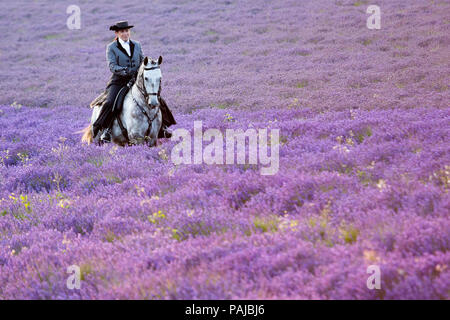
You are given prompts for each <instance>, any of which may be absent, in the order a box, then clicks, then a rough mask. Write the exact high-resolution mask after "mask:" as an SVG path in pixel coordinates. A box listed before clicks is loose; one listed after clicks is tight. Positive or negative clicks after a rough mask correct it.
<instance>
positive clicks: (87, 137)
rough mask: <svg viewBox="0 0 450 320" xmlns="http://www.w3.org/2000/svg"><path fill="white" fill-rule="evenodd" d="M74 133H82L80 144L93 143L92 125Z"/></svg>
mask: <svg viewBox="0 0 450 320" xmlns="http://www.w3.org/2000/svg"><path fill="white" fill-rule="evenodd" d="M75 133H82V134H83V136H82V137H81V142H87V144H91V143H92V141H94V139H93V137H92V124H90V125H88V126H87V127H86V128H84V129H82V130H80V131H77V132H75Z"/></svg>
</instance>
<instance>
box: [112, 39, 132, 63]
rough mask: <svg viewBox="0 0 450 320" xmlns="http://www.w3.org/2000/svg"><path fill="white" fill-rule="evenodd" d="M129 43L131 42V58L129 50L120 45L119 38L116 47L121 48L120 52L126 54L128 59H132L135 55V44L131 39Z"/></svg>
mask: <svg viewBox="0 0 450 320" xmlns="http://www.w3.org/2000/svg"><path fill="white" fill-rule="evenodd" d="M129 41H130V53H131V56H129V55H128V53H127V50H125V48H124V47H122V45H121V44H120V41H119V38H117V40H116V45H117V48H119V50H120V51H122V52H123V53H125V55H126V56H127V57H130V58H132V57H133V53H134V43H133V41H132V40H131V39H130V40H129Z"/></svg>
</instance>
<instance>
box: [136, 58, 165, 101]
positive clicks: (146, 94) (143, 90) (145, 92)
mask: <svg viewBox="0 0 450 320" xmlns="http://www.w3.org/2000/svg"><path fill="white" fill-rule="evenodd" d="M155 69H159V66H156V67H151V68H145V67H144V70H155ZM141 78H142V83H143V84H144V83H145V81H144V72H142V74H141ZM138 89H139V92H140V93H141V94H142V95H143V96H144V99H145V101H148V97H149V96H157V97H158V99H159V97H160V95H161V84H160V85H159V89H158V92H156V93H155V92H151V93H147V91H146V90H145V86H144V89H141V88H139V86H138Z"/></svg>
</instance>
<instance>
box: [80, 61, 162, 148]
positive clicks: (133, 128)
mask: <svg viewBox="0 0 450 320" xmlns="http://www.w3.org/2000/svg"><path fill="white" fill-rule="evenodd" d="M161 63H162V57H161V56H159V58H158V60H157V61H155V60H153V59H149V58H148V57H145V58H144V60H143V61H142V63H141V65H140V67H139V70H138V74H137V77H136V81H135V83H134V84H133V86H132V87H131V90H129V91H128V93H127V94H126V96H125V99H124V101H123V107H122V110H121V112H120V114H119V115H118V116H119V117H120V119H121V120H122V123H123V126H124V127H125V130H127V132H128V138H129V141H127V139H126V137H125V136H124V135H123V134H122V130H121V129H120V126H119V124H118V122H117V119H114V122H113V125H112V127H111V138H112V139H111V141H112V142H114V143H116V144H118V145H121V146H124V145H127V144H134V145H135V144H143V143H145V142H146V140H148V142H147V144H148V146H149V147H153V146H156V141H157V138H158V132H159V130H160V128H161V124H162V114H161V109H160V103H159V97H160V93H161V69H160V65H161ZM91 105H92V104H91ZM100 110H101V106H98V105H96V106H95V107H94V110H93V111H92V116H91V124H90V125H89V126H87V127H86V128H84V129H83V130H81V131H78V132H80V133H83V137H82V138H81V141H82V142H87V143H88V144H90V143H91V142H93V141H94V139H93V138H94V137H93V130H92V124H93V123H94V122H95V120H96V119H97V117H98V115H99V114H100ZM147 131H149V134H148V137H147V136H146V133H147Z"/></svg>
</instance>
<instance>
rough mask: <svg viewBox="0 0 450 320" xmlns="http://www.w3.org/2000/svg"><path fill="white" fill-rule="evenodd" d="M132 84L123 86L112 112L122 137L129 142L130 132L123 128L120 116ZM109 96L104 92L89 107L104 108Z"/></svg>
mask: <svg viewBox="0 0 450 320" xmlns="http://www.w3.org/2000/svg"><path fill="white" fill-rule="evenodd" d="M131 83H132V82H131V81H130V82H129V83H128V85H125V86H123V87H122V88H121V89H120V90H119V92H118V93H117V96H116V98H115V100H114V105H113V107H112V111H111V112H112V113H113V114H114V118H115V119H117V123H118V124H119V127H120V130H121V131H122V135H123V136H124V137H125V138H126V139H127V141H129V138H128V132H127V130H126V129H125V127H124V126H123V123H122V120H121V119H120V117H119V115H120V113H121V111H122V108H123V101H124V100H125V96H126V95H127V93H128V91H129V90H130V88H131V85H130V84H131ZM129 85H130V86H129ZM107 96H108V93H107V91H106V90H104V91H103V92H102V93H101V94H100V95H99V96H98V97H97V98H95V99H94V100H93V101H92V102H91V103H90V104H89V106H90V107H91V108H94V107H97V106H99V107H101V108H103V105H104V104H105V102H106V99H107Z"/></svg>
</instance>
